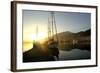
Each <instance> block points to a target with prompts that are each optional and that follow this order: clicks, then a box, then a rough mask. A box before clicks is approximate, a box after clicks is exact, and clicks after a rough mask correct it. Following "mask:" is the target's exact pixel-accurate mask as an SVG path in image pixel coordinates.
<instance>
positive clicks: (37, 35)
mask: <svg viewBox="0 0 100 73" xmlns="http://www.w3.org/2000/svg"><path fill="white" fill-rule="evenodd" d="M37 40H38V25H36V41H37Z"/></svg>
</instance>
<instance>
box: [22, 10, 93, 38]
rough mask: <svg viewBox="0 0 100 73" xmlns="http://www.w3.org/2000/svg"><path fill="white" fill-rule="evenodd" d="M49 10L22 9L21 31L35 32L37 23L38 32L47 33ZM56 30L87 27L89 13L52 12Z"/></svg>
mask: <svg viewBox="0 0 100 73" xmlns="http://www.w3.org/2000/svg"><path fill="white" fill-rule="evenodd" d="M50 13H51V12H49V11H34V10H23V33H24V34H25V35H26V36H25V37H27V35H28V34H29V33H30V34H31V33H36V26H37V25H38V31H39V32H45V33H47V32H48V30H47V27H48V26H47V25H48V17H50V16H51V14H50ZM54 15H55V20H56V25H57V30H58V32H64V31H70V32H79V31H84V30H87V29H89V28H90V27H91V26H90V24H91V23H90V22H91V21H90V20H91V19H90V18H91V14H90V13H77V12H54Z"/></svg>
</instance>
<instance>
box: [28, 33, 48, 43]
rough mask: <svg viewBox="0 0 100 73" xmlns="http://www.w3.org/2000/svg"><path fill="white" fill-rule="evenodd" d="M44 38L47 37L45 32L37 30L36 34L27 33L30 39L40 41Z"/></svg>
mask: <svg viewBox="0 0 100 73" xmlns="http://www.w3.org/2000/svg"><path fill="white" fill-rule="evenodd" d="M45 38H47V34H46V33H45V32H38V34H34V33H31V34H29V39H30V41H39V42H42V41H43V39H45Z"/></svg>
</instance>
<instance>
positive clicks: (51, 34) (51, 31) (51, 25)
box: [48, 12, 59, 60]
mask: <svg viewBox="0 0 100 73" xmlns="http://www.w3.org/2000/svg"><path fill="white" fill-rule="evenodd" d="M58 42H59V41H58V36H57V27H56V21H55V16H54V12H51V22H50V19H49V18H48V48H49V49H50V52H51V55H52V56H54V58H55V60H58V59H59V49H58V44H59V43H58Z"/></svg>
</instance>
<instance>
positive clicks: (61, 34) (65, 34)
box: [58, 29, 91, 37]
mask: <svg viewBox="0 0 100 73" xmlns="http://www.w3.org/2000/svg"><path fill="white" fill-rule="evenodd" d="M90 34H91V29H88V30H85V31H80V32H77V33H73V32H70V31H66V32H61V33H58V37H64V36H65V37H75V36H90Z"/></svg>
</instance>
